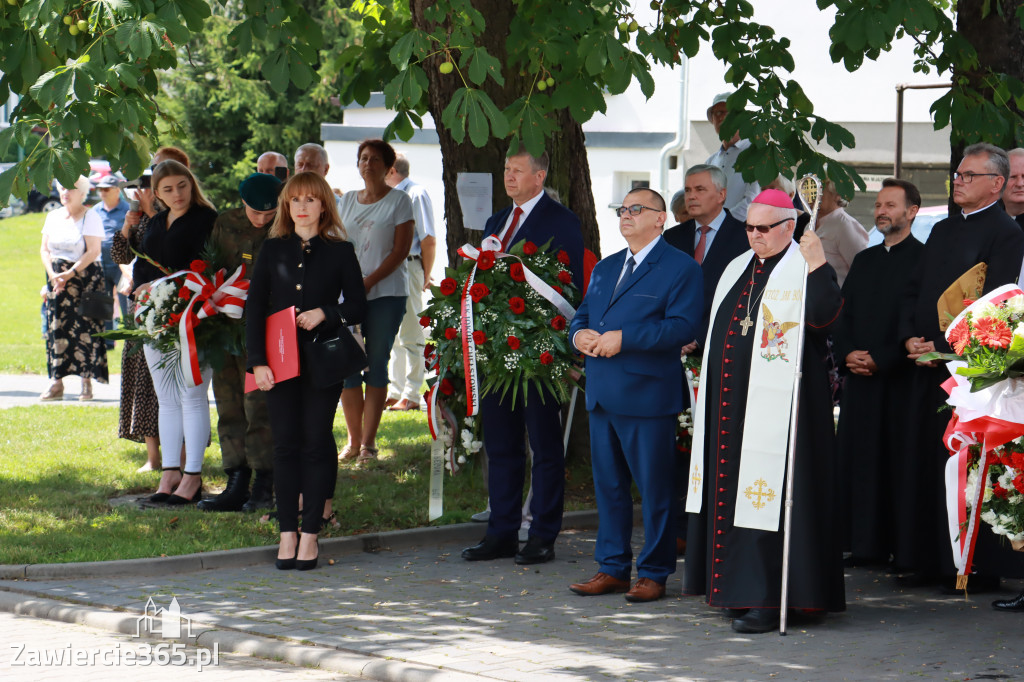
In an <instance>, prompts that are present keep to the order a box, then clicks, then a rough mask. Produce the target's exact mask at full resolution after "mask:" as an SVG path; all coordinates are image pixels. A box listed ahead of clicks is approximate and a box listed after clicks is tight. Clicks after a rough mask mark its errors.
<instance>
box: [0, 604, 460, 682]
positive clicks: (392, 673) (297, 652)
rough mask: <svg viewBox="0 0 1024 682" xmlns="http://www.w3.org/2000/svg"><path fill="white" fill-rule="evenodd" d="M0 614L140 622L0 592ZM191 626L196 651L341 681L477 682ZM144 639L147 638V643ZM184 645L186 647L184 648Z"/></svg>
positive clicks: (129, 631) (132, 626) (121, 629)
mask: <svg viewBox="0 0 1024 682" xmlns="http://www.w3.org/2000/svg"><path fill="white" fill-rule="evenodd" d="M0 611H6V612H8V613H13V614H16V615H21V616H29V617H32V618H45V619H47V620H54V621H58V622H62V623H77V624H80V625H86V626H88V627H91V628H95V629H98V630H104V631H107V632H118V633H121V634H126V635H134V634H135V633H136V632H137V627H138V620H139V616H138V615H130V614H128V613H123V614H122V613H118V612H114V611H106V610H102V609H96V608H87V607H82V606H71V605H68V604H65V603H62V602H59V601H55V600H53V599H46V598H42V597H33V596H29V595H24V594H18V593H15V592H10V591H4V590H0ZM140 615H141V614H140ZM192 626H193V629H194V630H198V631H199V634H198V635H196V636H195V638H194V639H195V642H194V645H195V646H196V647H205V648H207V649H212V648H213V647H214V645H216V646H217V647H218V648H219V650H220V651H222V652H225V653H236V654H242V655H246V656H255V657H257V658H263V659H267V660H280V661H285V662H287V663H290V664H292V665H297V666H310V667H315V668H319V669H321V670H332V671H335V672H339V673H342V674H345V675H354V676H360V677H366V678H370V679H374V680H383V681H385V682H405V681H407V680H409V681H412V682H418V681H419V680H431V679H435V678H436V677H437V676H438V674H443V675H444V679H445V680H453V681H454V682H469V681H470V680H477V681H479V679H480V676H478V675H468V674H466V673H461V672H456V671H453V670H447V669H445V668H438V667H432V666H427V665H422V664H419V663H409V662H406V661H401V660H396V659H384V658H379V657H375V656H372V655H367V654H362V653H357V652H354V651H344V650H341V649H330V648H325V647H316V646H305V645H301V644H291V643H288V642H284V641H281V640H277V639H272V638H269V637H264V636H261V635H253V634H250V633H246V632H241V631H237V630H225V629H217V628H214V627H212V626H209V625H204V624H202V623H193V624H192ZM145 639H147V640H149V639H151V638H149V637H145ZM159 641H168V640H159ZM184 643H185V644H188V642H184Z"/></svg>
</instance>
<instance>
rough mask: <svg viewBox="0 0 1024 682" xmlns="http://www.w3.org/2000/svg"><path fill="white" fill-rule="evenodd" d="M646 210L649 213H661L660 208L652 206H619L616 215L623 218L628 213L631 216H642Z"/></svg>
mask: <svg viewBox="0 0 1024 682" xmlns="http://www.w3.org/2000/svg"><path fill="white" fill-rule="evenodd" d="M645 208H646V209H647V210H648V211H658V212H659V213H660V212H661V209H660V208H651V207H650V206H641V205H640V204H633V205H632V206H619V207H618V208H617V209H615V215H616V216H618V217H619V218H621V217H622V214H623V213H625V212H626V211H629V215H640V214H641V213H643V210H644V209H645Z"/></svg>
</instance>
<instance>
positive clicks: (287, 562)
mask: <svg viewBox="0 0 1024 682" xmlns="http://www.w3.org/2000/svg"><path fill="white" fill-rule="evenodd" d="M298 557H299V541H298V540H297V539H296V541H295V556H293V557H292V558H291V559H277V560H276V561H274V567H275V568H277V570H279V571H290V570H292V569H293V568H295V560H296V559H297V558H298Z"/></svg>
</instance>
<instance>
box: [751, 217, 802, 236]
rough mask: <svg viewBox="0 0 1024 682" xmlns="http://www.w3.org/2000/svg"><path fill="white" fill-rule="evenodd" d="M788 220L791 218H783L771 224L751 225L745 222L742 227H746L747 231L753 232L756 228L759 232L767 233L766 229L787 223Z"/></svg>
mask: <svg viewBox="0 0 1024 682" xmlns="http://www.w3.org/2000/svg"><path fill="white" fill-rule="evenodd" d="M790 220H792V218H783V219H782V220H780V221H779V222H777V223H772V224H771V225H751V224H750V223H747V224H746V225H745V226H744V227H746V228H747V232H753V231H754V230H757V231H758V232H760V233H761V234H768V230H770V229H772V228H773V227H778V226H779V225H781V224H782V223H788V222H789V221H790Z"/></svg>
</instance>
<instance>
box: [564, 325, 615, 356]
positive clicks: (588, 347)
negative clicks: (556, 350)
mask: <svg viewBox="0 0 1024 682" xmlns="http://www.w3.org/2000/svg"><path fill="white" fill-rule="evenodd" d="M573 343H574V344H575V345H576V348H578V349H579V351H580V352H581V353H583V354H584V355H587V356H589V357H592V358H610V357H612V356H613V355H618V353H619V351H621V350H622V330H621V329H615V330H612V331H608V332H605V333H604V334H598V333H597V332H595V331H594V330H593V329H583V330H581V331H580V332H578V333H577V334H576V337H575V339H574V340H573Z"/></svg>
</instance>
